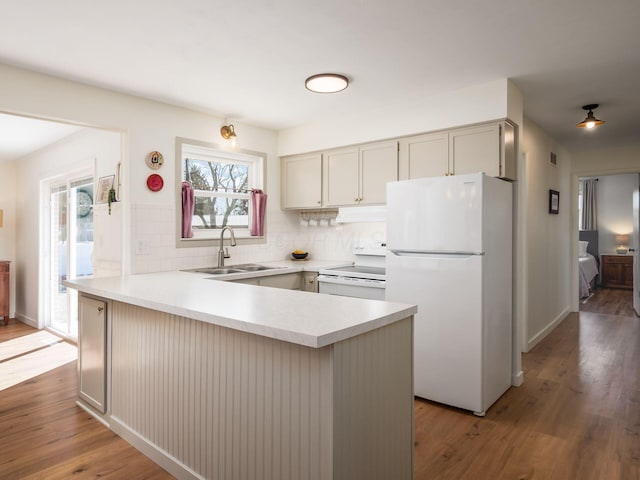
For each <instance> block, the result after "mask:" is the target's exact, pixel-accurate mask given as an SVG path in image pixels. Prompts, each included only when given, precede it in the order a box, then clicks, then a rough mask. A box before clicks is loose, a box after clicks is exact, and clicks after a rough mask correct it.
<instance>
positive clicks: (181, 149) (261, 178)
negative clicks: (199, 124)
mask: <svg viewBox="0 0 640 480" xmlns="http://www.w3.org/2000/svg"><path fill="white" fill-rule="evenodd" d="M189 154H192V155H196V156H199V157H204V158H206V157H212V158H220V159H222V160H230V161H238V162H239V163H248V164H249V165H250V167H249V169H250V171H251V173H250V174H249V175H250V178H251V180H250V185H248V188H249V189H251V188H256V189H261V190H263V191H265V184H266V165H267V161H266V160H267V156H266V154H265V153H262V152H256V151H252V150H245V149H237V150H233V151H231V150H229V149H225V148H224V147H222V146H220V145H218V144H215V143H209V142H202V141H199V140H193V139H189V138H182V137H176V155H175V159H176V161H175V165H176V168H175V173H176V209H175V220H176V221H175V228H176V247H178V248H185V247H187V248H188V247H208V246H217V245H219V242H220V231H221V230H222V228H215V229H206V230H203V229H194V236H193V237H192V238H182V178H183V171H182V168H183V165H184V159H185V156H188V155H189ZM201 193H202V195H200V196H216V197H220V196H223V197H224V196H231V197H233V196H234V195H233V194H222V195H221V194H219V193H216V194H215V195H212V192H206V191H202V192H201ZM251 215H253V212H252V211H251V206H250V205H249V222H248V225H247V228H234V233H235V237H236V240H237V242H238V244H240V245H247V244H257V243H265V242H266V234H267V233H266V228H265V233H264V235H263V236H251V235H250V234H249V227H250V225H251ZM265 227H266V225H265Z"/></svg>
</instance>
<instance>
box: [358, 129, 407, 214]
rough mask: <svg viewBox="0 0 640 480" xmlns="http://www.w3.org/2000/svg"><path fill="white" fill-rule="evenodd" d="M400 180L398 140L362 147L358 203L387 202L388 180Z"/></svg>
mask: <svg viewBox="0 0 640 480" xmlns="http://www.w3.org/2000/svg"><path fill="white" fill-rule="evenodd" d="M396 180H398V142H396V141H393V142H379V143H372V144H369V145H363V146H361V147H360V196H359V198H360V200H359V201H358V202H357V203H358V205H372V204H374V205H375V204H384V203H387V182H395V181H396Z"/></svg>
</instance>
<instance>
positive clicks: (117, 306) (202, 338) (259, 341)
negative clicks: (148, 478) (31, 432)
mask: <svg viewBox="0 0 640 480" xmlns="http://www.w3.org/2000/svg"><path fill="white" fill-rule="evenodd" d="M112 322H113V330H112V332H113V355H112V359H113V360H112V362H113V363H112V377H111V382H112V392H113V394H112V410H111V416H112V417H113V418H115V419H116V420H117V421H118V422H120V423H122V424H123V425H125V426H126V427H128V428H129V429H130V430H132V431H134V432H136V433H137V434H138V435H139V436H140V437H142V438H144V439H145V440H146V441H147V442H149V443H150V444H152V445H153V446H155V447H156V448H159V449H160V450H162V451H164V452H166V454H168V455H169V456H170V457H173V458H174V459H175V460H177V461H178V462H179V463H181V464H183V465H184V466H185V467H186V468H187V469H188V470H191V471H193V472H195V473H196V474H197V475H196V476H195V478H197V477H198V476H201V477H202V478H210V479H214V478H220V479H222V478H224V479H273V480H287V479H291V480H296V479H302V478H308V479H311V480H313V479H318V480H324V479H331V478H333V471H332V469H333V467H332V463H333V459H332V449H333V446H332V441H333V431H332V429H333V425H332V418H333V414H332V394H333V390H332V388H331V376H332V373H331V365H332V364H331V350H330V347H325V348H322V349H314V348H309V347H303V346H299V345H294V344H291V343H287V342H281V341H278V340H273V339H268V338H265V337H260V336H257V335H252V334H247V333H244V332H239V331H236V330H231V329H227V328H221V327H218V326H215V325H211V324H206V323H203V322H199V321H197V320H192V319H188V318H184V317H179V316H175V315H171V314H166V313H162V312H157V311H154V310H148V309H144V308H141V307H135V306H132V305H128V304H123V303H119V302H114V305H113V317H112ZM172 473H174V474H175V472H172Z"/></svg>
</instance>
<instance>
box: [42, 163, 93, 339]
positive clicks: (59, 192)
mask: <svg viewBox="0 0 640 480" xmlns="http://www.w3.org/2000/svg"><path fill="white" fill-rule="evenodd" d="M46 191H47V192H48V197H49V198H48V206H49V209H48V210H49V214H48V220H49V221H48V229H47V230H48V232H47V237H48V238H47V242H46V250H47V251H46V255H45V258H48V262H47V268H46V273H47V279H48V281H47V287H46V299H45V302H44V303H45V309H46V312H45V318H46V324H47V326H48V327H49V328H51V329H53V330H56V331H57V332H60V333H61V334H63V335H64V336H67V337H70V338H73V339H76V338H77V336H78V311H77V304H78V302H77V292H76V291H75V290H73V289H67V288H66V287H65V286H64V284H63V281H64V280H66V279H67V278H69V279H74V278H79V277H83V276H87V275H92V274H93V175H88V174H87V173H84V174H75V175H70V176H67V177H65V178H57V179H55V180H52V181H51V182H49V183H48V187H47V189H46Z"/></svg>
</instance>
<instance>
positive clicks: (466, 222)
mask: <svg viewBox="0 0 640 480" xmlns="http://www.w3.org/2000/svg"><path fill="white" fill-rule="evenodd" d="M482 189H483V175H482V174H474V175H458V176H452V177H435V178H421V179H417V180H408V181H402V182H392V183H388V184H387V247H388V248H389V249H392V250H414V251H430V252H444V251H446V252H482V251H483V248H482Z"/></svg>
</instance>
